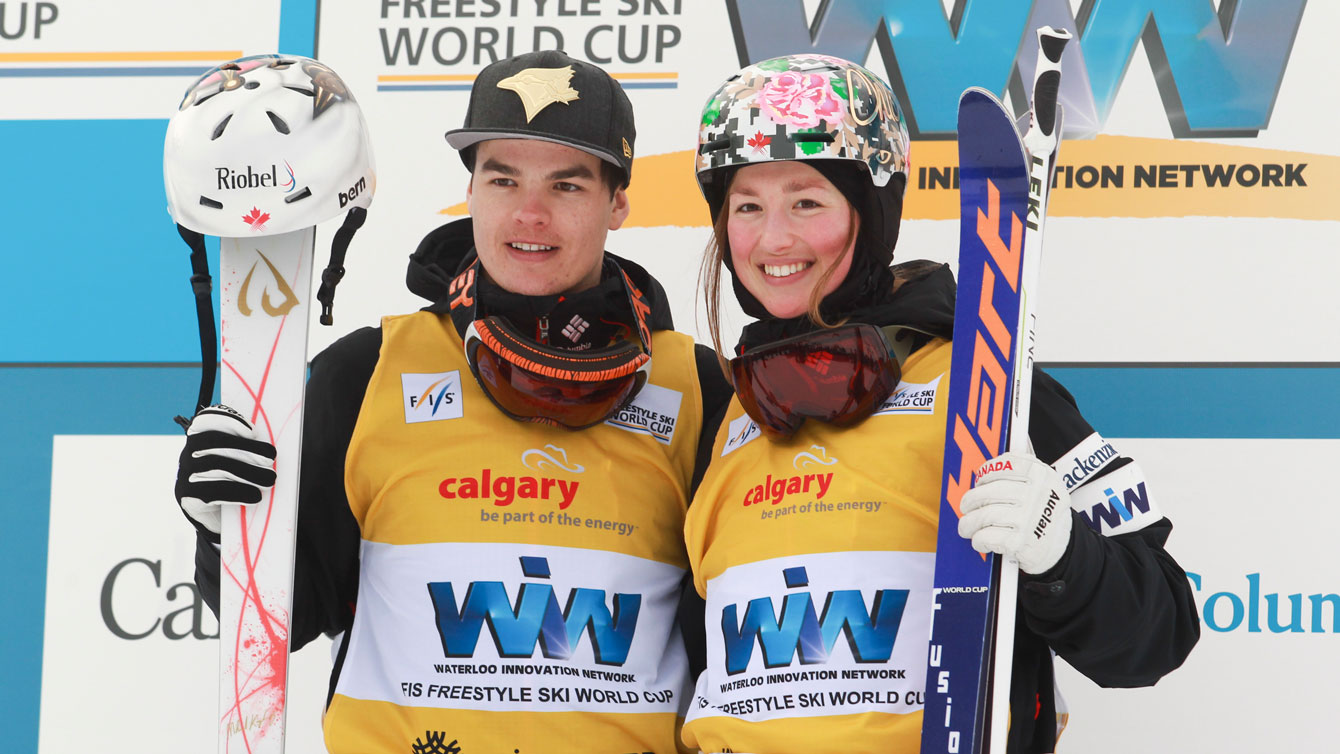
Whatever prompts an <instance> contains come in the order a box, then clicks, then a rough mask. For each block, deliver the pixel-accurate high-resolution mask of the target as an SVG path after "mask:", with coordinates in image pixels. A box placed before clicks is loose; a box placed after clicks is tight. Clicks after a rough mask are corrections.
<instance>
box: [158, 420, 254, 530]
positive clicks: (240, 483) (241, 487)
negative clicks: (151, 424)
mask: <svg viewBox="0 0 1340 754" xmlns="http://www.w3.org/2000/svg"><path fill="white" fill-rule="evenodd" d="M274 457H275V446H273V445H271V444H270V443H268V442H266V441H264V440H262V439H261V438H260V434H259V433H258V432H257V431H256V430H255V428H253V427H252V426H251V423H250V422H248V421H247V420H246V419H244V418H243V417H242V415H241V414H239V413H237V412H236V411H234V410H233V409H231V408H228V407H227V406H209V407H208V408H202V409H200V412H199V413H197V414H196V415H195V418H194V419H192V420H191V426H190V427H189V428H188V429H187V430H186V447H185V448H183V449H182V452H181V457H180V458H179V459H178V463H177V486H176V495H177V502H178V503H179V504H180V505H181V509H182V512H183V513H185V514H186V517H187V518H188V519H190V521H191V523H192V524H193V525H194V526H195V528H196V529H197V530H199V531H200V533H201V534H204V535H205V537H206V538H208V539H209V540H210V541H211V542H214V543H218V541H219V532H220V531H222V530H223V512H222V510H220V508H219V505H220V504H229V503H231V504H242V505H249V504H253V503H258V502H260V501H261V497H262V495H263V494H264V491H265V489H267V488H269V487H273V486H274V483H275V472H274Z"/></svg>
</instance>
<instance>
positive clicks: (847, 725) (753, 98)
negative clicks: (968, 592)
mask: <svg viewBox="0 0 1340 754" xmlns="http://www.w3.org/2000/svg"><path fill="white" fill-rule="evenodd" d="M907 152H908V136H907V130H906V127H905V126H904V121H903V117H902V114H901V112H900V110H899V106H898V103H897V101H896V99H895V98H894V96H893V93H892V92H891V91H890V89H889V87H888V85H887V84H886V83H884V82H883V81H882V80H880V79H879V77H877V76H876V75H875V74H873V73H871V72H870V71H868V70H866V69H864V68H862V67H860V66H857V65H854V64H852V63H850V62H847V61H844V60H839V59H837V58H831V57H826V56H817V55H793V56H789V57H785V58H777V59H774V60H768V61H764V62H762V63H758V64H755V65H751V66H749V67H746V68H745V69H743V70H742V71H740V73H738V74H737V75H735V76H733V77H732V78H731V79H730V80H728V81H727V82H726V83H725V84H724V85H723V86H722V87H721V88H720V89H719V90H718V91H717V92H716V93H715V95H714V96H713V97H712V99H711V100H710V101H709V103H708V105H707V108H706V109H705V111H704V112H703V116H702V121H701V129H700V131H699V154H698V166H697V167H698V179H699V183H700V185H701V187H702V189H703V194H704V196H705V197H706V199H707V202H708V205H709V207H710V209H711V212H712V218H713V227H714V239H713V243H712V244H711V245H710V246H709V251H708V255H707V258H706V259H705V260H704V269H703V272H704V275H705V279H706V285H705V289H706V294H707V298H708V302H707V303H708V312H709V321H710V324H711V328H712V333H713V338H714V340H716V341H717V350H718V351H721V347H720V342H719V341H720V335H719V310H720V306H719V304H720V298H719V297H720V279H721V278H720V275H721V267H723V266H724V267H725V268H726V269H727V270H729V271H730V272H731V274H732V286H733V288H734V291H735V295H736V298H737V299H738V300H739V302H740V305H741V306H742V307H743V309H744V311H745V312H746V313H747V314H749V315H751V316H754V317H756V318H758V321H757V322H755V323H753V324H750V325H749V326H747V327H746V328H745V329H744V332H743V334H742V336H741V341H740V344H739V346H738V348H737V350H736V353H737V357H736V358H735V359H733V360H732V361H731V363H730V368H729V369H728V372H729V374H730V376H731V378H732V380H733V382H734V384H735V389H736V397H735V398H734V399H733V400H732V401H731V403H730V405H729V407H728V408H727V410H726V413H725V415H724V416H723V417H722V419H721V421H720V430H719V431H718V433H717V438H716V444H715V446H714V448H713V453H712V458H711V465H710V467H709V468H708V470H707V472H706V475H705V477H704V479H703V481H702V484H701V485H700V486H699V488H698V490H697V493H696V495H695V498H694V502H693V505H692V506H691V507H690V509H689V514H688V520H687V523H686V526H685V534H686V538H687V542H688V550H689V558H690V561H691V563H692V565H693V572H694V579H695V584H696V586H697V589H698V592H699V594H701V595H702V596H703V597H704V598H705V600H706V603H707V608H706V610H707V614H706V615H707V617H706V629H707V658H708V663H707V669H706V671H705V672H704V673H703V674H702V675H701V676H700V677H699V679H698V684H697V689H696V693H695V696H694V698H693V700H692V702H691V704H690V710H689V713H688V718H687V722H686V725H685V729H684V740H685V742H686V743H687V744H688V745H689V746H691V747H697V748H699V749H701V750H702V751H705V752H723V751H736V752H741V751H750V752H758V753H760V754H762V753H764V752H809V751H842V752H857V751H870V752H876V751H878V752H889V751H909V752H911V751H917V750H918V748H919V741H920V733H921V718H922V714H921V711H922V706H923V693H922V692H923V691H924V688H925V674H926V657H927V637H928V636H929V635H930V630H929V624H930V617H931V592H930V589H931V583H932V574H933V570H934V550H935V537H936V526H937V511H938V501H939V493H940V475H941V468H942V465H943V453H944V444H945V438H944V427H945V420H944V412H945V404H946V400H947V399H946V395H947V392H948V384H949V380H948V378H947V377H946V376H945V375H946V372H947V371H948V368H949V361H950V350H951V345H950V339H951V337H952V330H953V327H952V325H953V321H952V319H953V301H954V280H953V277H952V275H951V273H950V271H949V269H948V267H947V266H944V265H935V264H932V263H929V262H908V263H903V264H900V265H896V266H893V267H890V263H891V261H892V257H893V247H894V243H895V241H896V240H897V236H898V224H899V220H900V217H901V210H902V195H903V189H904V187H905V185H906V176H907ZM1032 400H1033V405H1032V422H1031V425H1030V434H1031V439H1032V445H1033V450H1034V453H1035V454H1036V455H1033V454H1026V453H1011V454H1006V455H1005V456H1002V457H1001V458H999V459H995V462H993V463H989V464H987V465H986V466H985V467H983V468H984V469H994V470H990V471H987V472H986V473H984V474H983V475H982V476H981V477H980V478H979V481H978V484H977V486H976V488H975V489H974V490H971V491H969V492H968V493H967V494H966V495H965V496H964V498H963V501H962V509H963V511H964V514H965V515H964V516H963V518H962V520H961V523H960V526H959V533H960V534H961V535H962V536H964V537H965V538H969V539H971V540H972V543H973V546H974V547H975V548H976V549H978V550H979V551H982V552H986V551H993V552H998V553H1002V554H1004V555H1007V556H1010V557H1013V558H1015V559H1016V560H1018V561H1019V564H1020V569H1021V575H1020V590H1019V594H1020V597H1019V620H1018V629H1017V633H1016V639H1015V650H1014V652H1015V653H1014V672H1013V675H1012V689H1011V694H1010V703H1011V716H1010V717H1011V727H1010V733H1009V751H1011V752H1050V751H1052V750H1053V749H1054V747H1055V744H1056V738H1057V736H1058V735H1059V733H1060V728H1061V727H1062V726H1063V724H1064V717H1065V713H1064V710H1063V707H1062V706H1061V704H1060V702H1059V699H1058V697H1057V695H1056V693H1055V691H1054V688H1053V674H1052V652H1053V651H1054V652H1056V653H1058V654H1060V655H1061V656H1062V657H1064V658H1065V659H1066V660H1067V661H1068V662H1069V663H1070V664H1071V665H1072V666H1074V667H1075V668H1077V669H1078V670H1080V671H1081V672H1083V673H1084V674H1085V675H1087V676H1088V677H1089V678H1091V679H1093V680H1094V681H1096V682H1097V683H1099V684H1102V685H1105V686H1142V685H1148V684H1152V683H1154V682H1155V681H1156V680H1158V679H1159V678H1160V677H1161V676H1163V675H1164V674H1166V673H1167V672H1169V671H1171V670H1172V669H1174V668H1176V667H1177V666H1178V665H1180V664H1181V662H1182V661H1183V659H1185V657H1186V655H1187V653H1188V652H1189V651H1190V649H1191V647H1192V646H1193V645H1194V644H1195V642H1196V639H1197V638H1198V636H1199V630H1200V629H1199V621H1198V619H1197V616H1196V611H1195V606H1194V603H1193V602H1192V598H1191V592H1190V588H1189V586H1188V585H1187V581H1186V576H1185V574H1184V572H1183V571H1182V569H1181V568H1180V567H1179V566H1178V565H1177V563H1176V562H1175V561H1174V560H1173V559H1172V557H1171V556H1170V555H1168V554H1167V552H1165V551H1164V549H1163V543H1164V542H1165V541H1166V539H1167V536H1168V533H1169V531H1170V530H1171V524H1170V523H1169V522H1168V521H1167V519H1166V518H1163V517H1162V515H1161V514H1160V513H1159V512H1158V509H1157V506H1156V504H1155V503H1154V502H1153V499H1152V498H1151V497H1149V496H1148V495H1146V497H1145V498H1143V502H1144V506H1143V508H1137V509H1134V511H1133V515H1132V516H1131V519H1130V520H1125V519H1124V518H1120V519H1117V521H1118V522H1117V523H1113V522H1109V521H1106V520H1104V519H1102V518H1101V517H1097V518H1095V520H1094V521H1093V523H1092V524H1090V523H1089V521H1088V520H1087V518H1086V515H1081V513H1080V511H1083V512H1086V514H1087V512H1088V511H1091V510H1092V509H1093V506H1094V505H1096V504H1098V503H1104V504H1105V503H1106V499H1107V495H1106V494H1104V490H1111V489H1118V490H1120V489H1123V488H1131V489H1138V490H1141V491H1144V490H1145V489H1146V488H1145V486H1144V479H1143V476H1142V474H1141V472H1140V470H1139V467H1138V466H1137V465H1136V464H1135V463H1134V462H1133V461H1131V460H1130V459H1128V458H1126V457H1124V456H1121V455H1120V453H1119V452H1118V451H1117V449H1115V448H1113V447H1112V446H1111V444H1110V443H1108V442H1106V441H1105V440H1103V439H1102V438H1101V437H1100V436H1099V435H1098V434H1097V433H1095V432H1094V431H1093V429H1092V428H1091V427H1090V426H1089V425H1088V423H1087V422H1086V421H1085V420H1084V418H1083V417H1082V416H1081V415H1080V413H1079V411H1078V409H1077V408H1076V406H1075V402H1074V399H1073V398H1072V397H1071V396H1070V394H1069V393H1067V392H1066V391H1065V389H1064V388H1062V387H1061V386H1060V385H1059V384H1057V383H1056V381H1055V380H1053V379H1051V378H1050V377H1049V376H1047V375H1046V374H1045V373H1043V372H1040V371H1039V372H1036V373H1035V377H1034V395H1033V399H1032ZM1006 461H1008V463H1005V462H1006ZM1077 464H1078V467H1077V466H1076V465H1077ZM1053 467H1055V469H1061V470H1062V472H1063V473H1064V472H1070V473H1068V475H1067V476H1066V477H1064V478H1063V477H1062V475H1061V473H1058V472H1057V471H1056V470H1054V469H1053ZM1076 467H1077V468H1080V469H1082V470H1083V473H1082V474H1081V473H1079V472H1075V471H1073V468H1076ZM1118 485H1120V486H1118ZM1058 498H1059V499H1060V501H1062V504H1064V503H1065V502H1068V503H1069V505H1070V506H1071V507H1072V509H1073V510H1072V512H1071V515H1070V516H1052V515H1050V514H1051V513H1052V510H1049V509H1048V508H1047V503H1048V501H1049V500H1050V501H1052V502H1053V509H1054V508H1055V507H1056V504H1055V501H1056V500H1057V499H1058ZM1044 517H1050V519H1051V520H1050V524H1049V525H1048V526H1045V527H1042V528H1041V529H1039V527H1038V523H1039V522H1040V521H1041V520H1043V518H1044ZM1095 527H1096V528H1095ZM1035 531H1041V534H1040V535H1035V534H1034V532H1035ZM1020 532H1022V533H1026V534H1027V536H1019V535H1018V534H1019V533H1020Z"/></svg>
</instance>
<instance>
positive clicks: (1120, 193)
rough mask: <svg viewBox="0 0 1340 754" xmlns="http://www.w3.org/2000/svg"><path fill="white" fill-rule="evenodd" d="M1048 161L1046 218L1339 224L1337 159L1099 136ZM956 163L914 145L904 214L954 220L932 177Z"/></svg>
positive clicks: (953, 193)
mask: <svg viewBox="0 0 1340 754" xmlns="http://www.w3.org/2000/svg"><path fill="white" fill-rule="evenodd" d="M1058 162H1059V165H1058V167H1057V177H1056V181H1055V184H1054V188H1053V189H1052V195H1051V206H1050V207H1049V208H1048V212H1047V213H1048V214H1049V215H1051V216H1052V217H1138V218H1146V217H1262V218H1279V219H1292V220H1340V206H1337V205H1336V203H1335V201H1334V200H1333V197H1334V196H1335V195H1336V191H1337V189H1340V157H1336V156H1333V155H1319V154H1309V153H1306V152H1284V151H1277V150H1270V149H1260V148H1258V147H1250V146H1239V145H1237V144H1213V143H1209V142H1202V141H1189V140H1183V139H1150V138H1141V137H1134V136H1099V137H1097V138H1095V139H1092V140H1085V141H1067V142H1064V143H1063V144H1062V145H1061V153H1060V157H1059V160H1058ZM957 165H958V143H957V142H952V141H946V142H918V143H916V144H914V145H913V146H912V175H911V176H909V181H908V191H907V199H906V201H905V204H904V208H905V211H904V217H907V218H909V219H926V220H952V219H955V218H957V217H958V214H959V208H958V191H957V190H955V189H952V188H951V189H945V188H942V187H936V184H935V183H934V181H933V177H934V172H933V171H939V172H940V173H941V174H942V175H946V174H949V173H951V172H952V171H953V169H954V168H955V167H957ZM923 169H924V171H925V172H924V173H923ZM1210 183H1213V184H1214V185H1209V184H1210ZM1225 184H1227V185H1225Z"/></svg>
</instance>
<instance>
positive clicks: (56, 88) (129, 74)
mask: <svg viewBox="0 0 1340 754" xmlns="http://www.w3.org/2000/svg"><path fill="white" fill-rule="evenodd" d="M203 12H204V6H202V5H200V4H199V3H162V2H156V1H155V0H118V2H116V3H101V2H97V0H52V1H51V2H24V3H4V4H3V5H2V6H0V36H2V37H3V39H4V46H3V50H0V101H4V102H5V110H4V116H3V117H4V118H5V119H22V120H29V119H91V120H102V119H108V118H167V117H168V116H170V115H171V114H172V113H173V112H175V110H176V108H177V105H178V103H180V102H181V98H182V95H184V94H185V93H186V88H187V87H188V86H190V84H191V83H192V82H193V81H195V79H196V78H197V77H198V76H199V75H200V74H202V73H204V72H205V71H206V70H209V69H210V68H212V67H214V66H216V65H218V64H219V63H222V62H224V61H227V60H232V59H234V58H238V57H241V56H243V55H255V54H259V53H263V52H274V51H275V49H276V47H277V46H278V43H279V26H278V20H279V13H280V0H239V1H238V2H233V3H229V4H228V6H227V11H226V12H216V13H210V14H209V22H208V23H202V22H201V14H202V13H203ZM168 30H171V31H170V32H169V31H168ZM147 158H148V156H147V155H146V159H147Z"/></svg>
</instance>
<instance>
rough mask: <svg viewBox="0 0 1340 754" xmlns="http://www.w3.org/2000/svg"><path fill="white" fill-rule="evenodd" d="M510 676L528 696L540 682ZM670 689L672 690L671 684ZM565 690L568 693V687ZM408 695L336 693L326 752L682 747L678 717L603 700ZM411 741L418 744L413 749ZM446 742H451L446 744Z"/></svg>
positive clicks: (442, 683)
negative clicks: (517, 708) (434, 699)
mask: <svg viewBox="0 0 1340 754" xmlns="http://www.w3.org/2000/svg"><path fill="white" fill-rule="evenodd" d="M431 661H432V658H425V661H424V666H425V667H427V668H430V669H431V665H430V662H431ZM438 661H439V662H440V661H441V658H439V659H438ZM466 662H469V661H466ZM516 678H517V680H516V683H515V684H514V686H513V687H512V688H521V687H528V688H531V689H532V694H533V697H534V698H536V699H538V698H539V694H540V691H539V690H538V689H539V688H540V687H545V686H547V684H545V683H544V681H543V679H542V678H536V677H532V676H517V677H516ZM397 680H403V682H405V683H407V684H409V683H417V684H418V688H417V689H415V688H414V687H413V686H410V687H409V688H410V690H411V692H417V693H420V694H429V693H430V692H432V693H443V692H449V693H453V694H458V693H459V692H460V691H461V690H462V689H464V690H473V687H474V686H475V683H473V682H472V681H471V679H470V678H469V677H468V676H454V675H437V676H435V675H434V674H432V673H431V672H425V673H423V674H420V675H415V676H414V677H413V678H405V679H397ZM430 684H433V685H430ZM675 691H676V693H678V689H676V690H675ZM623 693H631V692H623ZM568 696H569V698H571V697H572V693H571V692H568ZM413 702H414V698H413V697H407V698H406V699H405V702H404V705H403V706H402V705H393V704H391V703H389V702H377V701H371V700H363V699H354V698H352V697H348V696H345V695H343V694H336V695H335V697H334V699H333V700H332V701H331V704H330V708H329V709H328V710H327V711H326V716H325V725H324V728H325V738H326V746H327V747H328V748H329V750H330V754H404V752H408V751H418V750H420V749H422V750H423V751H434V752H436V751H442V752H446V751H456V750H457V749H459V751H460V752H461V753H462V754H476V753H487V752H500V753H501V752H507V754H512V752H521V753H522V754H579V753H580V754H587V752H590V751H593V750H594V751H612V752H613V751H655V752H665V753H666V754H669V752H672V751H674V749H672V748H671V746H672V745H673V746H676V747H680V748H679V751H680V752H686V751H687V750H686V749H683V748H682V745H681V744H680V742H679V737H678V735H677V732H678V728H679V725H680V723H682V719H677V718H676V716H675V715H674V714H673V713H669V712H663V713H640V714H638V713H627V712H624V713H620V712H618V711H617V709H618V707H619V705H618V704H617V703H613V704H611V708H612V711H611V712H570V711H562V712H560V711H548V712H540V711H537V712H512V711H508V712H503V711H475V710H468V709H436V708H431V707H414V706H411V705H412V704H413ZM534 704H535V705H536V707H537V708H540V709H543V708H545V707H550V708H551V709H552V708H555V707H557V708H562V707H563V706H564V705H565V703H564V702H561V701H547V702H539V701H537V702H535V703H534ZM429 737H433V738H438V737H440V742H439V743H437V744H432V743H430V741H428V740H425V739H427V738H429ZM416 741H417V746H418V747H419V748H415V747H416ZM672 741H673V742H674V743H673V744H672V743H671V742H672ZM453 743H454V744H455V748H452V747H451V744H453ZM434 746H436V748H434Z"/></svg>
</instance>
